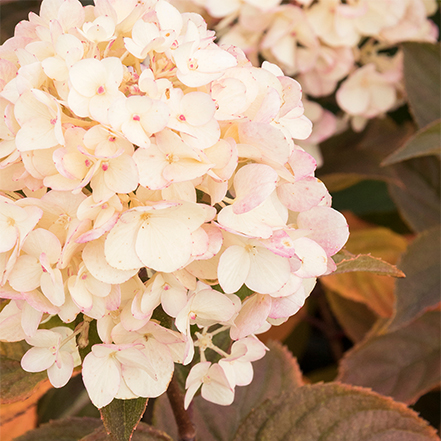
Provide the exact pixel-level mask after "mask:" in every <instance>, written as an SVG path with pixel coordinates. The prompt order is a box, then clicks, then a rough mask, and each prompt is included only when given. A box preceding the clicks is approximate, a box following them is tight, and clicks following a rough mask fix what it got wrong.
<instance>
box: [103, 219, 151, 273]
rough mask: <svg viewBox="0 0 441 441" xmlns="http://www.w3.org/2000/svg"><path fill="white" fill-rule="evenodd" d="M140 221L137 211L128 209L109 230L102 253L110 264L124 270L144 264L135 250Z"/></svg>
mask: <svg viewBox="0 0 441 441" xmlns="http://www.w3.org/2000/svg"><path fill="white" fill-rule="evenodd" d="M141 222H142V221H141V220H140V215H139V214H138V213H136V212H133V211H129V212H126V213H124V214H123V215H122V216H121V218H120V219H119V221H118V222H117V224H116V225H115V226H114V227H113V228H112V229H111V230H110V233H109V234H108V236H107V239H106V241H105V244H104V255H105V257H106V260H107V262H108V263H109V265H110V266H112V267H114V268H117V269H119V270H125V271H127V270H134V269H139V268H141V267H142V266H144V264H143V263H142V262H141V260H140V259H139V257H138V255H137V254H136V252H135V244H136V241H137V236H138V230H139V227H140V226H141Z"/></svg>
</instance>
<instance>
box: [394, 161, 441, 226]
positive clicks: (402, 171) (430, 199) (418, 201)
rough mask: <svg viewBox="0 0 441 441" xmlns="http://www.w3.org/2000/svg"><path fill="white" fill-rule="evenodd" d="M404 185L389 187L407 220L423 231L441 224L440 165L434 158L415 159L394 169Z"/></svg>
mask: <svg viewBox="0 0 441 441" xmlns="http://www.w3.org/2000/svg"><path fill="white" fill-rule="evenodd" d="M393 168H394V169H395V171H396V173H397V175H398V176H399V177H400V180H401V181H402V182H403V184H402V185H389V193H390V195H391V197H392V199H393V201H394V202H395V204H396V206H397V208H398V210H399V212H400V214H401V216H402V217H403V219H404V221H405V222H406V223H407V224H408V225H409V226H410V228H411V229H412V230H414V231H417V232H421V231H424V230H426V229H428V228H431V227H434V226H436V225H439V222H440V217H441V210H440V203H439V201H440V182H439V177H440V162H439V160H438V158H436V157H434V156H427V157H422V158H414V159H411V160H409V161H406V162H403V163H400V164H396V165H394V166H393Z"/></svg>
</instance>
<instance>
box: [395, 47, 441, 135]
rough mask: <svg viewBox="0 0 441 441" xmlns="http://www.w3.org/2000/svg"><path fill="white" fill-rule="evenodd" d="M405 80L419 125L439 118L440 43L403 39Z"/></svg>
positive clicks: (440, 95)
mask: <svg viewBox="0 0 441 441" xmlns="http://www.w3.org/2000/svg"><path fill="white" fill-rule="evenodd" d="M403 51H404V83H405V86H406V92H407V96H408V99H409V104H410V109H411V111H412V113H413V115H414V117H415V120H416V122H417V123H418V125H419V127H420V128H422V127H425V126H426V125H427V124H430V123H431V122H433V121H435V120H437V119H440V117H441V115H440V109H441V101H440V100H441V88H440V81H439V79H440V77H441V72H440V64H441V55H440V54H441V46H440V44H439V43H437V44H431V43H413V42H412V43H410V42H409V43H404V44H403Z"/></svg>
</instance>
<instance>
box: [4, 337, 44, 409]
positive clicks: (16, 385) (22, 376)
mask: <svg viewBox="0 0 441 441" xmlns="http://www.w3.org/2000/svg"><path fill="white" fill-rule="evenodd" d="M28 349H29V345H27V344H26V342H16V343H0V403H2V404H10V403H15V402H17V401H23V400H25V399H26V398H29V397H30V396H31V395H32V392H33V391H34V390H35V389H36V388H37V386H38V385H39V384H40V383H42V382H43V381H48V379H47V374H46V371H44V372H37V373H34V374H32V373H29V372H25V371H24V370H23V368H22V367H21V365H20V360H21V357H22V356H23V355H24V353H25V352H26V351H27V350H28Z"/></svg>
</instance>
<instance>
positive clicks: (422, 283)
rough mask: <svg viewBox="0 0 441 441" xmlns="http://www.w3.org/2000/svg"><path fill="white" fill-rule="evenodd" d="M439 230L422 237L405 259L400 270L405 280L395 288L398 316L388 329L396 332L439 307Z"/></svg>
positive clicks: (408, 251)
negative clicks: (426, 312) (428, 311)
mask: <svg viewBox="0 0 441 441" xmlns="http://www.w3.org/2000/svg"><path fill="white" fill-rule="evenodd" d="M440 243H441V231H440V227H439V226H438V227H435V228H433V229H430V230H427V231H425V232H424V233H422V234H420V235H419V236H418V237H417V238H416V239H415V240H414V241H413V242H412V243H411V244H410V245H409V247H408V249H407V250H406V252H405V253H404V255H403V256H402V260H401V263H400V264H399V266H400V268H401V269H402V270H403V271H404V272H405V273H406V276H407V277H406V279H405V280H397V283H396V285H395V297H396V304H395V315H394V316H393V319H392V322H391V323H390V325H389V330H390V331H394V330H397V329H398V328H400V327H401V326H403V325H405V324H407V323H409V322H410V321H412V320H414V319H415V318H417V317H419V316H421V315H422V314H423V313H424V312H425V311H427V310H428V309H430V308H434V307H436V306H437V305H438V304H439V303H440V300H441V299H440V292H441V274H440V268H441V258H440Z"/></svg>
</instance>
